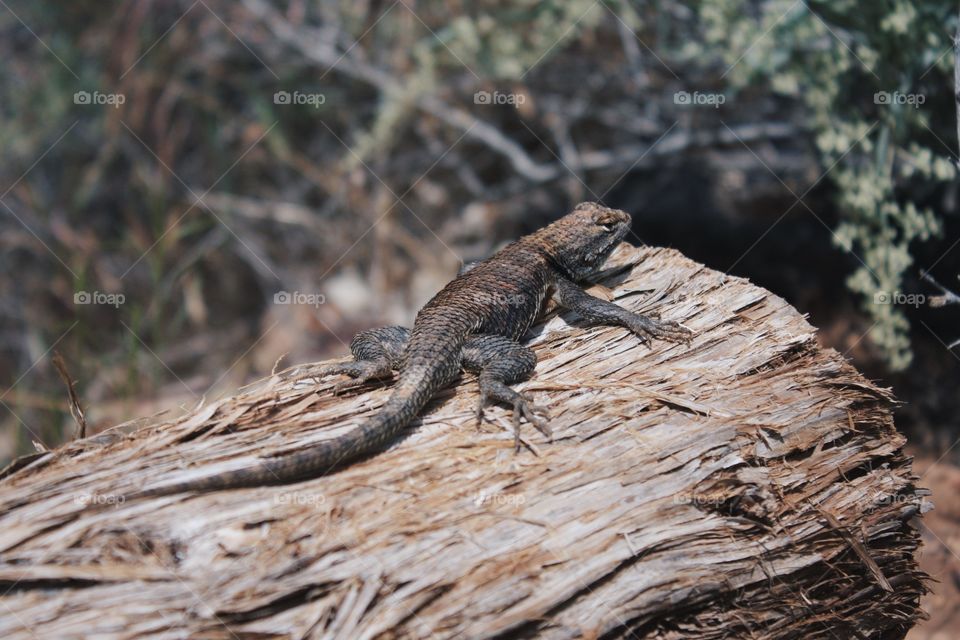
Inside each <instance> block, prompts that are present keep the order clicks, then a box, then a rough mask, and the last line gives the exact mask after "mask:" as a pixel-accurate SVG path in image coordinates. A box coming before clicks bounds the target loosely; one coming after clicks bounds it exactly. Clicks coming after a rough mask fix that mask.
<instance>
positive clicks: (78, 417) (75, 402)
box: [53, 351, 87, 438]
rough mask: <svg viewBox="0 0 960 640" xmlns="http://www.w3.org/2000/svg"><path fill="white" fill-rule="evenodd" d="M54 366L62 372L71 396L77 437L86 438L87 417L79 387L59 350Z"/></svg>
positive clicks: (71, 413)
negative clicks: (79, 395)
mask: <svg viewBox="0 0 960 640" xmlns="http://www.w3.org/2000/svg"><path fill="white" fill-rule="evenodd" d="M53 366H54V368H55V369H56V370H57V373H59V374H60V378H61V379H62V380H63V383H64V384H65V385H67V395H68V396H69V397H70V415H72V416H73V419H74V421H76V423H77V427H78V431H77V438H86V437H87V418H86V416H85V415H84V413H83V408H82V407H81V406H80V398H79V397H78V396H77V389H76V387H75V386H74V384H73V379H71V378H70V374H69V373H68V372H67V364H66V363H65V362H64V361H63V356H62V355H60V352H59V351H54V352H53Z"/></svg>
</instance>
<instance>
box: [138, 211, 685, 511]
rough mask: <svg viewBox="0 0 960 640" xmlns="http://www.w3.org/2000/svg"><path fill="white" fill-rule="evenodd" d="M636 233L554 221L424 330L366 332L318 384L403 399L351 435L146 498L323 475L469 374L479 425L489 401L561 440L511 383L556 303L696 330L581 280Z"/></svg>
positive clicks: (504, 256)
mask: <svg viewBox="0 0 960 640" xmlns="http://www.w3.org/2000/svg"><path fill="white" fill-rule="evenodd" d="M630 227H631V217H630V215H629V214H628V213H626V212H624V211H621V210H619V209H611V208H608V207H606V206H604V205H602V204H599V203H594V202H584V203H581V204H579V205H577V206H576V207H575V208H574V209H573V211H572V212H571V213H569V214H567V215H565V216H563V217H561V218H559V219H558V220H556V221H555V222H553V223H551V224H549V225H547V226H545V227H543V228H541V229H539V230H538V231H536V232H534V233H532V234H530V235H527V236H524V237H522V238H520V239H519V240H516V241H514V242H512V243H511V244H509V245H507V246H506V247H504V248H503V249H501V250H500V251H498V252H497V253H495V254H494V255H492V256H491V257H489V258H487V259H486V260H483V261H481V262H478V263H475V264H473V265H470V267H469V268H465V269H462V270H461V273H460V275H458V276H457V277H456V278H455V279H454V280H452V281H451V282H449V283H448V284H447V285H446V286H445V287H444V288H443V289H442V290H441V291H440V292H439V293H437V294H436V295H435V296H434V297H433V298H432V299H431V300H430V301H429V302H428V303H427V304H426V305H424V307H423V308H422V309H421V310H420V311H419V313H418V314H417V316H416V319H415V321H414V323H413V328H412V329H410V328H407V327H402V326H391V327H381V328H376V329H370V330H366V331H362V332H360V333H358V334H357V335H356V336H355V337H354V338H353V340H352V341H351V344H350V350H351V352H352V354H353V358H354V360H353V361H349V362H343V363H337V364H332V365H328V366H327V367H325V368H324V369H322V370H321V371H320V372H319V374H318V375H319V377H324V376H328V375H336V374H340V375H346V376H349V378H351V379H352V380H346V381H344V382H341V383H339V384H337V385H336V387H335V388H334V392H335V393H340V392H341V391H342V390H344V389H347V388H350V387H355V386H360V385H364V384H366V383H368V382H370V381H373V380H382V379H386V378H390V377H391V376H392V375H393V372H394V371H397V372H398V376H397V381H396V384H395V386H394V388H393V392H392V395H391V396H390V397H389V399H388V400H387V401H386V403H385V404H384V405H383V407H382V408H381V409H380V411H379V413H377V414H376V415H374V416H373V417H371V418H370V419H368V420H367V421H366V422H365V423H363V424H362V425H360V426H359V427H357V428H356V429H354V430H353V431H351V432H348V433H346V434H344V435H343V436H341V437H339V438H336V439H333V440H329V441H326V442H321V443H319V444H317V445H314V446H312V447H310V448H307V449H304V450H302V451H298V452H294V453H291V454H287V455H285V456H279V457H272V458H263V459H262V460H261V461H260V462H259V464H258V465H257V466H254V467H249V468H242V469H238V470H234V471H229V472H226V473H223V474H220V475H215V476H209V477H206V478H198V479H193V480H186V481H183V482H178V483H176V484H170V485H165V486H160V487H157V488H155V489H147V490H145V491H142V492H140V493H138V494H136V496H137V497H143V496H159V495H168V494H173V493H184V492H191V491H216V490H223V489H233V488H241V487H250V486H261V485H269V484H279V483H287V482H292V481H296V480H303V479H307V478H310V477H314V476H317V475H324V474H326V473H328V472H329V471H330V470H332V469H333V468H335V467H338V466H339V465H342V464H345V463H347V462H351V461H354V460H356V459H357V458H360V457H362V456H366V455H369V454H372V453H375V452H378V451H380V450H382V449H384V448H385V447H386V446H387V445H389V444H390V443H392V442H393V441H394V440H395V439H396V438H397V437H398V436H399V435H400V434H401V433H402V431H403V430H404V429H405V428H406V427H407V426H408V425H409V423H410V422H411V421H412V420H413V419H414V418H415V417H416V416H417V415H418V414H419V412H420V411H421V410H422V409H423V407H424V406H425V405H426V404H427V403H428V402H429V401H430V399H431V398H432V397H433V396H434V395H435V394H436V393H437V392H438V391H440V390H441V389H443V388H444V387H446V386H448V385H450V384H451V383H452V382H454V381H455V380H456V379H457V378H458V377H459V375H460V373H461V371H462V370H466V371H469V372H472V373H476V374H478V378H477V379H478V383H479V388H480V397H479V402H478V404H477V408H476V417H477V421H478V423H479V422H480V421H481V420H482V418H483V415H484V408H485V407H486V406H487V405H488V404H489V403H490V402H498V403H503V404H506V405H509V406H511V407H512V409H513V415H512V423H513V431H514V444H515V447H516V448H517V449H519V446H520V427H521V421H522V419H525V420H526V421H527V422H529V423H530V424H532V425H533V426H534V427H535V428H536V429H538V430H539V431H540V432H541V433H543V435H544V436H546V437H547V438H551V437H552V432H551V430H550V428H549V426H548V422H547V418H548V413H547V411H546V409H545V408H543V407H539V406H536V405H535V404H534V403H533V401H532V399H531V398H530V397H529V396H528V395H527V394H524V393H520V392H518V391H516V390H515V389H513V388H511V387H510V386H509V385H511V384H514V383H517V382H521V381H523V380H525V379H527V378H528V377H529V376H530V374H531V373H532V372H533V370H534V367H535V366H536V364H537V358H536V354H535V353H534V351H533V350H532V349H531V348H529V347H527V346H524V345H523V344H521V342H520V338H521V337H522V336H523V335H524V334H525V333H526V332H527V330H528V329H529V328H530V327H531V326H532V325H533V323H534V322H535V321H536V320H537V319H538V318H539V316H540V313H541V311H542V309H543V306H544V303H545V301H546V300H547V299H548V297H552V298H553V299H554V300H555V301H556V302H557V303H558V305H559V306H560V307H563V308H567V309H570V310H573V311H575V312H577V313H579V314H580V315H581V316H582V317H584V318H585V319H586V320H588V321H590V322H592V323H598V324H610V325H619V326H622V327H625V328H626V329H628V330H629V331H631V332H632V333H634V334H636V335H637V336H638V337H639V338H640V340H641V341H643V342H647V341H648V340H650V339H653V338H660V339H667V340H671V341H686V340H689V339H690V337H691V336H692V333H691V332H690V330H689V329H687V328H685V327H683V326H682V325H680V324H678V323H676V322H664V321H660V320H659V319H654V318H651V317H648V316H644V315H641V314H638V313H634V312H632V311H630V310H628V309H624V308H623V307H620V306H618V305H616V304H614V303H613V302H609V301H606V300H602V299H600V298H596V297H594V296H592V295H590V294H589V293H587V292H586V291H585V290H584V289H583V287H582V286H581V283H583V281H584V280H586V279H587V278H589V277H590V276H591V275H593V274H595V273H597V272H598V271H599V269H600V267H601V266H602V265H603V263H604V262H605V261H606V259H607V258H608V257H609V256H610V254H611V253H612V252H613V250H614V249H615V248H616V247H617V245H619V244H620V242H621V241H622V240H623V239H624V237H625V236H626V234H627V232H628V231H629V230H630ZM311 377H313V376H311Z"/></svg>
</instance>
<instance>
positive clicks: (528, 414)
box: [513, 393, 553, 452]
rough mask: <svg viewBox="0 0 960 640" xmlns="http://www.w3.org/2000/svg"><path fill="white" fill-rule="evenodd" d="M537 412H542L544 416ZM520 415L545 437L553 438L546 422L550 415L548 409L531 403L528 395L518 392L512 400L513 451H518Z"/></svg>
mask: <svg viewBox="0 0 960 640" xmlns="http://www.w3.org/2000/svg"><path fill="white" fill-rule="evenodd" d="M537 414H542V415H543V416H544V417H541V416H539V415H537ZM521 417H523V418H526V420H527V422H529V423H530V424H532V425H533V426H534V427H536V429H537V431H539V432H540V433H542V434H543V435H545V436H546V437H547V438H549V439H551V440H552V439H553V431H551V430H550V427H549V426H548V424H547V418H549V417H550V413H549V411H548V410H547V409H546V408H545V407H541V406H538V405H535V404H532V403H531V401H530V399H529V397H528V396H525V395H523V394H520V393H518V394H517V397H516V399H515V400H514V401H513V449H514V451H515V452H517V451H520V418H521Z"/></svg>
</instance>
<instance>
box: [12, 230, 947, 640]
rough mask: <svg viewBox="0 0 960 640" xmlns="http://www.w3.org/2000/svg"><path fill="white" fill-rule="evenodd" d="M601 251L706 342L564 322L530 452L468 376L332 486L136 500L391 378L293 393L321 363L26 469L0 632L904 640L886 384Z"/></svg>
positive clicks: (540, 331) (723, 289)
mask: <svg viewBox="0 0 960 640" xmlns="http://www.w3.org/2000/svg"><path fill="white" fill-rule="evenodd" d="M612 267H613V270H612V271H609V272H608V273H607V275H606V276H605V279H604V280H603V283H604V284H605V285H607V286H608V287H610V288H611V289H612V295H613V297H614V298H615V299H616V300H617V301H618V303H619V304H622V305H625V306H628V307H630V308H633V309H636V310H645V309H652V310H656V311H659V312H660V313H661V314H662V315H663V317H665V318H668V319H673V320H680V321H682V322H684V323H685V324H686V325H688V326H690V327H691V328H692V329H694V330H695V331H697V337H696V339H695V340H694V341H693V342H692V344H690V345H676V344H668V343H663V342H656V343H654V344H653V345H652V346H650V347H647V346H643V345H641V344H639V343H638V341H637V340H636V338H635V337H633V336H631V335H629V334H628V333H627V332H626V331H624V330H622V329H618V328H610V327H592V328H583V327H578V326H576V321H575V318H573V317H571V316H568V315H561V316H559V317H558V316H556V315H551V316H549V317H548V320H547V322H546V323H545V325H542V326H540V327H538V328H537V329H535V332H536V336H535V337H534V338H533V339H532V340H531V344H532V345H533V346H534V348H535V349H536V351H537V354H538V356H539V365H538V366H537V371H536V374H535V379H534V380H533V381H530V382H528V383H526V384H524V385H521V386H522V387H523V388H525V389H526V390H528V391H530V392H532V393H533V394H534V396H535V397H536V399H537V400H538V402H540V403H546V402H547V401H549V404H550V405H551V407H552V408H553V409H552V413H553V421H552V426H553V429H554V433H555V434H556V440H555V441H554V442H553V443H545V442H543V441H542V439H541V438H540V436H539V435H538V434H536V433H535V432H533V430H528V431H527V433H526V435H527V436H528V437H529V440H528V446H529V449H528V450H526V451H524V452H522V453H521V454H520V455H514V453H513V450H512V436H511V433H510V429H509V419H508V413H507V411H506V410H504V409H500V408H493V409H490V410H489V411H490V412H489V416H490V418H491V421H490V422H488V423H485V424H484V425H482V426H481V427H480V428H478V427H476V426H475V424H474V421H473V408H474V404H475V402H476V395H477V394H476V384H475V381H474V380H473V379H472V378H469V377H467V378H466V379H465V380H464V382H463V384H461V385H460V386H458V387H457V388H456V389H455V390H452V391H450V392H449V393H447V394H446V395H444V396H443V397H441V398H438V399H437V401H435V402H434V403H433V404H432V405H431V406H430V407H429V408H428V410H427V412H426V414H425V416H424V418H423V420H422V423H421V424H418V426H417V428H415V429H412V430H411V433H410V435H409V437H407V438H406V439H405V440H404V441H403V442H401V443H398V444H397V445H396V446H394V447H393V448H392V449H391V450H390V451H388V452H386V453H384V454H381V455H379V456H375V457H373V458H371V459H369V460H365V461H363V462H361V463H358V464H356V465H354V466H351V467H349V468H347V469H345V470H342V471H340V472H338V473H335V474H333V475H330V476H327V477H322V478H317V479H315V480H311V481H308V482H303V483H300V484H295V485H289V486H277V487H263V488H257V489H246V490H237V491H226V492H218V493H210V494H205V495H179V496H170V497H166V498H159V499H151V500H137V501H125V500H124V495H126V494H128V493H130V492H133V491H136V490H139V489H142V488H144V487H146V486H154V485H156V484H165V483H167V482H171V481H174V480H180V479H185V478H187V477H192V476H199V475H206V474H211V473H218V472H220V471H223V470H225V469H231V468H235V467H241V466H245V465H248V464H250V463H251V461H252V460H253V459H255V458H256V457H257V456H263V455H275V454H281V453H284V452H289V451H292V450H295V449H298V448H300V447H303V446H307V445H309V444H311V443H314V442H317V441H320V440H323V439H325V438H330V437H334V436H336V435H338V434H340V433H342V432H344V431H346V430H348V429H351V428H353V427H354V426H356V425H357V424H358V423H360V422H361V421H362V420H363V419H364V418H365V417H366V416H369V415H371V414H372V413H373V412H375V411H376V410H377V408H378V407H379V406H381V405H382V404H383V402H384V401H385V399H386V397H387V395H388V394H389V390H388V389H387V388H385V387H375V388H369V389H365V390H361V391H359V392H357V393H355V394H354V395H352V396H347V397H339V398H338V397H334V396H333V395H332V393H331V387H332V385H333V384H334V382H335V380H323V381H319V382H316V381H312V380H309V379H307V380H300V381H299V382H293V379H294V378H297V377H298V376H300V375H301V374H303V373H304V372H305V371H306V372H309V371H310V370H312V369H313V366H310V367H305V368H298V369H294V370H288V371H285V372H282V373H280V374H277V375H274V376H272V377H270V378H268V379H266V380H263V381H261V382H259V383H257V384H255V385H252V386H251V387H248V388H246V389H244V390H242V391H241V392H240V393H239V394H238V395H236V396H234V397H228V398H224V399H222V400H219V401H217V402H214V403H213V404H210V405H207V406H203V407H200V408H198V409H196V410H195V411H192V412H189V413H187V414H186V415H183V416H180V417H178V418H175V419H174V418H171V419H168V420H166V421H161V422H157V423H155V424H152V425H150V426H146V427H142V428H139V429H137V430H136V431H134V432H133V433H127V432H126V431H125V430H124V429H122V428H116V429H113V430H110V431H107V432H105V433H102V434H100V435H98V436H96V437H92V438H88V439H84V440H78V441H75V442H72V443H70V444H68V445H66V446H64V447H63V448H61V449H59V450H57V451H53V452H50V453H46V454H41V455H39V456H35V457H34V459H31V460H26V461H24V462H22V463H20V464H19V465H15V466H13V467H12V468H11V469H10V470H9V471H8V473H7V476H6V477H5V478H4V479H3V480H2V481H0V487H2V490H3V491H2V496H0V502H2V510H3V511H2V514H3V515H2V516H0V582H2V583H3V591H4V592H5V594H4V595H3V596H2V597H0V605H2V606H3V608H2V609H0V636H2V637H4V638H19V637H33V636H32V635H31V634H36V635H37V636H39V637H51V638H52V637H56V638H66V637H72V636H79V635H88V636H91V637H93V636H95V637H100V638H113V637H134V636H140V635H151V636H155V637H169V638H182V637H187V636H189V637H233V638H246V637H297V638H299V637H305V636H306V637H338V638H371V637H381V636H382V637H418V638H419V637H428V636H429V637H441V638H443V637H463V638H479V637H493V636H497V637H543V638H579V637H604V638H615V637H650V638H698V639H704V638H836V639H843V640H845V639H847V638H853V637H862V638H879V637H883V638H895V637H902V635H903V634H904V633H905V630H906V629H908V628H909V627H910V626H911V625H912V623H913V622H914V621H915V620H916V618H917V617H918V615H919V609H918V606H917V603H918V599H919V596H920V595H921V594H922V593H923V592H924V576H923V574H921V572H920V571H919V569H918V568H917V565H916V562H915V560H914V552H915V550H916V548H917V544H918V534H917V531H916V530H915V528H914V527H913V526H911V523H910V521H911V519H912V518H914V517H915V516H917V515H919V514H920V513H922V512H923V511H924V510H926V508H927V507H929V504H928V503H925V502H924V500H923V498H922V496H923V495H925V492H924V491H922V490H919V489H917V488H916V487H915V486H914V481H915V477H914V476H913V474H912V472H911V466H910V461H909V459H907V458H906V457H904V455H903V453H902V451H901V447H902V446H903V444H904V438H903V437H902V436H901V435H900V434H899V433H897V431H896V430H895V428H894V425H893V420H892V417H891V405H892V400H891V397H890V395H889V393H888V392H887V391H885V390H883V389H879V388H877V387H876V386H874V385H873V384H871V383H870V382H868V381H866V380H865V379H864V378H863V377H861V376H860V375H859V374H858V373H857V372H856V371H855V370H854V369H853V368H852V367H851V366H850V365H849V364H847V363H846V362H845V361H844V360H843V358H842V357H841V356H840V355H839V354H838V353H836V352H835V351H833V350H829V349H823V348H821V347H819V346H818V345H817V343H816V340H815V337H814V330H813V328H812V327H810V325H809V324H807V323H806V322H805V321H804V319H803V318H802V317H801V315H800V314H799V313H798V312H797V311H796V310H794V309H793V308H792V307H790V306H789V305H787V304H786V303H785V302H784V301H783V300H782V299H780V298H777V297H776V296H774V295H772V294H770V293H769V292H767V291H764V290H763V289H760V288H758V287H756V286H753V285H751V284H750V283H749V282H747V281H745V280H742V279H739V278H732V277H727V276H724V275H723V274H720V273H717V272H714V271H711V270H709V269H706V268H704V267H702V266H701V265H698V264H696V263H693V262H691V261H689V260H687V259H685V258H683V257H682V256H680V255H679V254H678V253H676V252H674V251H670V250H663V249H631V248H624V249H622V250H621V251H619V252H618V253H617V254H616V255H615V256H614V258H613V260H612ZM617 267H622V269H620V268H617ZM568 321H569V323H568Z"/></svg>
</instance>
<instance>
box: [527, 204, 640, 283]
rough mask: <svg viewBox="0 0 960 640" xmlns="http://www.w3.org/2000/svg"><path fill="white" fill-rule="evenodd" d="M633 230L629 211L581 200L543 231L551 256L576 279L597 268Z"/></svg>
mask: <svg viewBox="0 0 960 640" xmlns="http://www.w3.org/2000/svg"><path fill="white" fill-rule="evenodd" d="M629 230H630V214H628V213H627V212H625V211H621V210H619V209H610V208H609V207H605V206H603V205H602V204H599V203H596V202H582V203H580V204H578V205H577V206H576V208H575V209H574V210H573V211H572V212H571V213H568V214H567V215H565V216H564V217H562V218H560V219H559V220H557V221H556V222H554V223H553V224H551V225H549V226H547V227H544V229H543V230H542V231H541V232H540V233H541V234H543V235H542V237H541V240H542V242H543V244H544V245H545V246H546V247H547V253H548V254H549V257H550V259H551V260H552V261H553V262H554V263H555V264H556V265H557V266H558V267H560V268H561V269H562V270H563V271H565V272H566V273H567V275H568V276H569V277H571V278H572V279H574V280H580V279H583V278H586V277H587V276H589V275H590V274H592V273H594V272H596V271H597V270H598V269H599V268H600V267H601V265H603V263H604V262H605V261H606V259H607V257H609V255H610V254H611V253H612V252H613V250H614V248H615V247H616V246H617V245H618V244H620V241H621V240H623V237H624V236H625V235H627V232H628V231H629Z"/></svg>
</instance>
